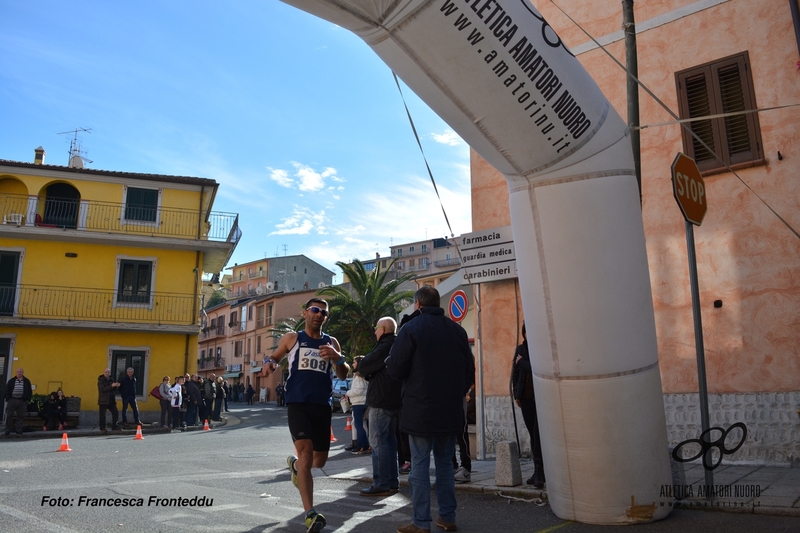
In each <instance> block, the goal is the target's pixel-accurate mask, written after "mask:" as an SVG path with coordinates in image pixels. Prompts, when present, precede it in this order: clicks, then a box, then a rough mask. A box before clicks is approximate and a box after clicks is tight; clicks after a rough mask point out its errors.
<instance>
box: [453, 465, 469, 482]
mask: <svg viewBox="0 0 800 533" xmlns="http://www.w3.org/2000/svg"><path fill="white" fill-rule="evenodd" d="M454 477H455V482H456V483H469V482H470V475H469V470H467V469H466V468H464V467H463V466H462V467H459V469H458V470H456V473H455V476H454Z"/></svg>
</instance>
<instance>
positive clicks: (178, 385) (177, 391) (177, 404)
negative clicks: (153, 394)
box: [169, 376, 183, 431]
mask: <svg viewBox="0 0 800 533" xmlns="http://www.w3.org/2000/svg"><path fill="white" fill-rule="evenodd" d="M182 403H183V376H177V377H176V378H175V385H173V386H172V388H170V389H169V405H170V407H171V408H172V431H178V428H179V427H180V419H181V404H182Z"/></svg>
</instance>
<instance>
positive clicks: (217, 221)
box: [0, 193, 241, 244]
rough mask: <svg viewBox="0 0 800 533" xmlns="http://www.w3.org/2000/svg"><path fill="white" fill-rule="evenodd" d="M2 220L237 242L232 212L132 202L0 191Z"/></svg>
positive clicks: (26, 224)
mask: <svg viewBox="0 0 800 533" xmlns="http://www.w3.org/2000/svg"><path fill="white" fill-rule="evenodd" d="M0 217H2V221H3V224H6V225H14V226H19V227H21V228H29V227H30V228H33V227H38V228H53V229H74V230H82V231H88V232H102V233H112V234H127V235H147V236H154V237H172V238H181V239H200V240H208V241H217V242H230V243H234V244H235V243H237V242H238V241H239V238H240V237H241V230H240V229H239V216H238V215H237V214H235V213H219V212H213V211H212V212H206V211H202V212H200V211H199V210H197V209H179V208H170V207H146V206H133V205H126V204H123V203H113V202H100V201H96V200H78V199H69V198H52V197H47V198H40V197H38V196H27V195H23V194H7V193H4V194H0Z"/></svg>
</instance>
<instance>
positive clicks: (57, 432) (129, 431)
mask: <svg viewBox="0 0 800 533" xmlns="http://www.w3.org/2000/svg"><path fill="white" fill-rule="evenodd" d="M227 422H228V421H227V420H226V419H225V418H224V417H223V418H222V420H220V421H218V422H209V423H210V424H211V427H223V426H225V425H226V424H227ZM122 427H123V426H122V425H121V424H120V428H122ZM202 430H203V426H202V424H201V425H199V426H189V427H186V428H184V431H202ZM171 431H172V429H171V428H162V427H160V426H159V425H158V423H155V424H142V435H153V434H156V433H170V432H171ZM64 433H66V434H67V436H68V437H107V436H113V435H130V436H131V437H134V436H135V435H136V426H134V425H129V426H126V427H125V428H124V429H118V430H116V431H113V430H111V425H110V424H109V426H108V432H107V433H104V432H102V431H100V428H99V427H97V426H95V427H91V428H90V427H77V428H72V429H63V430H62V429H54V430H52V431H42V430H41V429H35V430H33V431H25V432H23V433H22V435H17V434H16V433H11V434H10V435H4V434H2V433H0V441H2V440H14V439H60V438H61V437H62V436H63V435H64Z"/></svg>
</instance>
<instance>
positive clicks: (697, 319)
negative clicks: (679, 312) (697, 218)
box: [684, 220, 714, 499]
mask: <svg viewBox="0 0 800 533" xmlns="http://www.w3.org/2000/svg"><path fill="white" fill-rule="evenodd" d="M684 224H686V248H687V250H688V255H689V284H690V286H691V290H692V315H693V316H694V344H695V349H696V350H697V385H698V392H699V397H700V424H701V425H702V429H703V435H706V438H708V433H706V431H708V428H710V427H711V424H710V421H709V416H708V388H707V386H706V354H705V348H704V346H703V319H702V317H701V315H700V287H699V284H698V282H697V258H696V257H695V247H694V226H693V225H692V223H691V222H689V221H688V220H686V221H684ZM711 453H712V452H711V450H709V451H707V452H706V454H707V459H706V461H707V463H708V464H713V463H712V460H711V459H712V458H711ZM704 470H705V474H706V487H711V486H713V485H714V472H713V471H711V470H708V469H704ZM708 493H710V494H713V491H709V492H708ZM711 499H713V497H712V498H711Z"/></svg>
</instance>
